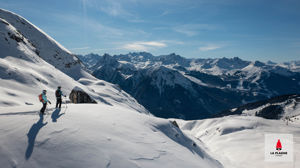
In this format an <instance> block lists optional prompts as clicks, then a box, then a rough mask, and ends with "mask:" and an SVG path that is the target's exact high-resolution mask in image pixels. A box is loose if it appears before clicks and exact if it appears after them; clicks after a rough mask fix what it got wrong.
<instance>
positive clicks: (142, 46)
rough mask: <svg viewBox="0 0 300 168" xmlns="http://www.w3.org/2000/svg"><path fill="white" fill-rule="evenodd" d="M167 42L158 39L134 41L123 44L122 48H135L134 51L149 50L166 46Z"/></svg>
mask: <svg viewBox="0 0 300 168" xmlns="http://www.w3.org/2000/svg"><path fill="white" fill-rule="evenodd" d="M166 46H167V44H166V43H163V42H158V41H138V42H133V43H128V44H125V45H123V47H122V48H124V49H126V50H134V51H149V50H150V49H153V48H162V47H166Z"/></svg>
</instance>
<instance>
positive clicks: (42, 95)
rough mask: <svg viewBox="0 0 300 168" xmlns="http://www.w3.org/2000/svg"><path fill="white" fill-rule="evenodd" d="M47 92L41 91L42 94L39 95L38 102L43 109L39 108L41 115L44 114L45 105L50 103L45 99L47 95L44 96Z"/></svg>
mask: <svg viewBox="0 0 300 168" xmlns="http://www.w3.org/2000/svg"><path fill="white" fill-rule="evenodd" d="M46 93H47V91H46V90H43V93H42V94H40V95H39V99H40V102H42V103H43V107H42V108H41V111H40V112H41V114H44V113H45V110H46V107H47V103H48V102H49V103H50V104H51V102H50V101H49V100H48V99H47V95H46Z"/></svg>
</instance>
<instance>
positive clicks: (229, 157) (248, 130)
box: [177, 116, 300, 168]
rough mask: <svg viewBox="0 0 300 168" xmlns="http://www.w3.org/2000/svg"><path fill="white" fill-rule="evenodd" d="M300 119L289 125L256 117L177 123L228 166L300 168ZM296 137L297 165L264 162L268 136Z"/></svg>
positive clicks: (237, 167)
mask: <svg viewBox="0 0 300 168" xmlns="http://www.w3.org/2000/svg"><path fill="white" fill-rule="evenodd" d="M299 119H300V118H299V117H296V118H293V119H292V120H293V122H290V123H289V125H286V122H284V121H282V120H267V119H263V118H260V117H255V116H227V117H222V118H214V119H205V120H198V121H183V120H177V121H178V124H179V127H180V128H181V129H182V130H183V132H184V133H186V134H187V135H189V136H190V137H191V138H194V139H195V140H198V141H201V142H203V143H204V144H205V146H206V150H207V151H210V152H211V153H213V156H214V158H216V159H218V160H219V161H220V162H221V163H222V164H223V165H224V167H228V168H253V167H268V168H269V167H272V168H282V167H286V168H288V167H291V168H292V167H293V168H296V167H300V161H299V157H300V132H299V128H300V120H299ZM268 133H276V134H293V136H294V162H266V161H264V149H265V148H264V142H265V139H264V137H265V134H268Z"/></svg>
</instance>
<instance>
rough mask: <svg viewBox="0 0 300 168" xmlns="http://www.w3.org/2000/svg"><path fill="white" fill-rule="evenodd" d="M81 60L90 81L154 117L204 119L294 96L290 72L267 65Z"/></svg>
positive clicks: (125, 57) (143, 58)
mask: <svg viewBox="0 0 300 168" xmlns="http://www.w3.org/2000/svg"><path fill="white" fill-rule="evenodd" d="M81 58H84V60H83V61H87V62H94V65H95V66H93V67H90V70H91V71H92V72H93V75H94V76H95V77H97V78H98V79H103V80H106V81H109V82H112V83H115V84H118V85H120V87H121V88H122V89H123V90H125V91H126V92H128V93H129V94H131V95H132V96H133V97H135V98H136V99H137V100H138V101H139V103H141V104H142V105H144V106H145V107H146V108H147V109H148V110H149V111H150V112H152V113H153V114H154V115H156V116H159V117H166V118H168V117H174V118H178V117H179V118H185V119H197V118H198V119H199V118H205V117H209V116H211V115H213V114H215V113H218V112H220V111H222V110H226V109H230V108H234V107H237V106H240V105H242V104H246V103H249V102H254V101H258V100H262V99H266V98H270V97H273V96H277V95H282V94H293V93H300V87H299V86H300V73H299V72H297V71H295V67H294V68H289V67H287V66H283V65H282V64H276V63H271V62H268V63H263V62H260V61H254V62H251V61H244V60H242V59H240V58H238V57H235V58H218V59H186V58H184V57H181V56H179V55H176V54H174V53H173V54H170V55H162V56H153V55H152V54H150V53H146V52H140V53H129V54H121V55H114V56H110V55H109V54H105V55H103V56H101V57H100V56H99V57H97V59H94V58H91V57H90V56H87V57H85V56H81ZM89 58H91V59H89ZM99 58H100V59H99ZM96 62H97V63H96ZM215 104H218V106H216V105H215Z"/></svg>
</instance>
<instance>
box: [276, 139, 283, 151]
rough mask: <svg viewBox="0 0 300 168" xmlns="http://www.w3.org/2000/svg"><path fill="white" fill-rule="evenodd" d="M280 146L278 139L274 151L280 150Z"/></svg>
mask: <svg viewBox="0 0 300 168" xmlns="http://www.w3.org/2000/svg"><path fill="white" fill-rule="evenodd" d="M281 149H282V146H281V142H280V139H278V141H277V144H276V150H281Z"/></svg>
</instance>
